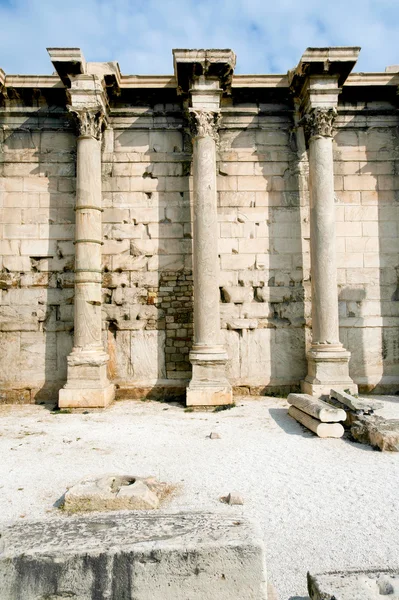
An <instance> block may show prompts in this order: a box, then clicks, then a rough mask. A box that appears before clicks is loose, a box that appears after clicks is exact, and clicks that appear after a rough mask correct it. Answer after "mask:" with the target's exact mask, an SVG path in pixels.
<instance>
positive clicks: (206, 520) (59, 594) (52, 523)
mask: <svg viewBox="0 0 399 600" xmlns="http://www.w3.org/2000/svg"><path fill="white" fill-rule="evenodd" d="M0 533H1V540H2V551H1V554H0V580H1V582H2V584H1V590H0V598H1V599H4V600H5V599H7V600H20V599H21V598H24V600H37V599H38V598H78V599H79V600H93V598H95V599H96V600H105V599H106V598H107V599H110V600H111V599H112V600H121V599H122V598H126V599H128V598H134V599H135V600H187V599H188V598H189V599H190V600H215V599H217V600H231V599H232V598H234V600H267V577H266V567H265V550H264V546H263V542H262V539H261V536H260V534H259V533H258V532H257V530H256V529H255V528H254V526H253V525H252V524H251V523H249V522H248V521H246V520H245V519H242V518H239V519H237V516H236V515H235V516H233V517H227V516H225V515H222V514H220V513H219V514H203V513H191V514H190V513H178V514H169V515H154V514H153V513H152V514H146V515H142V514H137V513H122V514H120V513H108V514H107V515H101V516H100V515H85V516H72V517H70V518H68V519H65V518H57V519H54V518H53V519H47V520H46V521H39V522H24V523H16V524H14V525H11V526H8V527H6V526H5V527H3V528H2V530H1V531H0Z"/></svg>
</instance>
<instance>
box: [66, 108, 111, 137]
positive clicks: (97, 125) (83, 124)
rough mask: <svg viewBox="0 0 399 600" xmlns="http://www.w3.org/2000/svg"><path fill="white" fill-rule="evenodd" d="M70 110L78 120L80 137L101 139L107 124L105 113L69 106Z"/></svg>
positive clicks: (99, 110)
mask: <svg viewBox="0 0 399 600" xmlns="http://www.w3.org/2000/svg"><path fill="white" fill-rule="evenodd" d="M68 110H69V111H70V112H71V113H73V114H74V116H75V118H76V122H77V125H78V130H79V135H80V136H81V135H82V136H91V137H93V138H95V139H96V140H100V139H101V133H102V130H103V127H104V125H105V123H106V119H105V115H104V112H103V111H102V110H101V109H98V108H96V109H90V108H74V107H72V106H68Z"/></svg>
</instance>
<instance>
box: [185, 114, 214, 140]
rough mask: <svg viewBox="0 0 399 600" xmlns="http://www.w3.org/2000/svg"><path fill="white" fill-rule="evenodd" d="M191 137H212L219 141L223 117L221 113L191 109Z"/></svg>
mask: <svg viewBox="0 0 399 600" xmlns="http://www.w3.org/2000/svg"><path fill="white" fill-rule="evenodd" d="M189 119H190V130H191V137H192V138H196V137H211V138H212V139H214V140H215V142H217V141H218V140H219V134H218V129H219V127H220V122H221V119H222V115H221V113H220V112H215V111H210V110H209V111H208V110H195V109H191V110H190V112H189Z"/></svg>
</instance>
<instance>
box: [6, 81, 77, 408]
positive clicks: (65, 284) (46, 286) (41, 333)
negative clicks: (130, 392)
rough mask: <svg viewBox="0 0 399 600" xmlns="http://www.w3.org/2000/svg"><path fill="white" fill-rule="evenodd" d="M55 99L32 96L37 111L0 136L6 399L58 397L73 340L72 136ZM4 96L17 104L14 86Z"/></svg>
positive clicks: (68, 121) (70, 124)
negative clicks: (2, 197)
mask: <svg viewBox="0 0 399 600" xmlns="http://www.w3.org/2000/svg"><path fill="white" fill-rule="evenodd" d="M54 93H57V92H54ZM55 100H56V101H55V105H54V104H53V103H52V98H51V97H49V98H47V99H45V98H43V96H40V97H37V96H35V98H33V99H32V104H33V105H34V106H35V104H36V106H37V108H38V110H37V112H35V114H34V115H33V116H32V117H29V118H28V119H25V120H24V121H23V123H22V124H21V125H20V127H19V128H17V129H13V130H11V131H10V133H8V132H7V131H5V132H4V139H3V144H2V151H3V156H4V164H3V173H2V175H3V185H4V190H5V193H4V203H5V207H6V210H5V215H4V217H5V218H4V239H3V245H4V252H3V268H2V271H1V274H0V279H1V282H2V283H1V287H2V289H3V293H2V303H1V315H2V318H1V339H2V343H1V344H0V347H1V350H0V363H1V367H0V371H1V373H2V382H1V384H0V387H1V388H2V389H3V390H4V394H3V397H4V399H5V401H8V402H17V403H29V402H32V403H33V402H36V403H43V402H54V403H56V402H57V399H58V390H59V389H60V388H61V387H62V386H63V384H64V383H65V380H66V357H67V355H68V354H69V352H70V350H71V348H72V340H73V268H74V251H73V239H74V220H75V217H74V210H73V209H74V204H75V194H74V188H75V157H76V136H75V131H74V124H73V121H72V119H71V118H70V117H69V115H67V114H65V112H64V111H63V110H62V109H59V108H56V106H60V104H62V102H61V101H60V98H56V99H55ZM9 101H10V103H11V104H12V105H14V106H17V105H20V104H21V102H20V98H19V96H18V93H17V92H15V97H13V96H12V95H11V99H10V100H9ZM25 101H26V99H25ZM60 118H61V119H63V121H62V126H63V127H64V130H63V131H60Z"/></svg>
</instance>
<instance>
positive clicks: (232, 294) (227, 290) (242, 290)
mask: <svg viewBox="0 0 399 600" xmlns="http://www.w3.org/2000/svg"><path fill="white" fill-rule="evenodd" d="M222 293H223V297H224V301H225V302H232V303H234V304H243V303H244V302H252V300H253V296H254V291H253V288H252V287H243V286H238V285H237V286H232V285H230V286H224V287H223V288H222Z"/></svg>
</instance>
